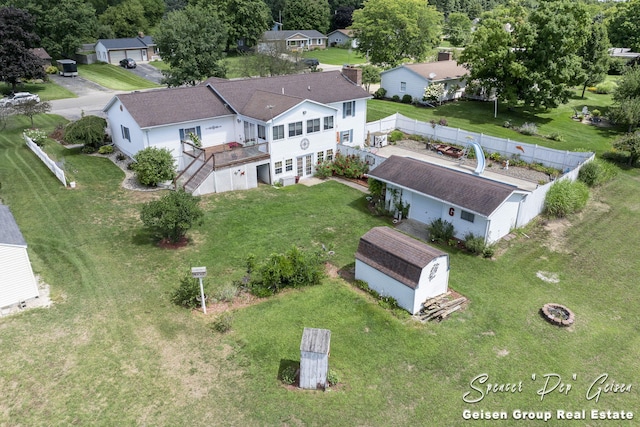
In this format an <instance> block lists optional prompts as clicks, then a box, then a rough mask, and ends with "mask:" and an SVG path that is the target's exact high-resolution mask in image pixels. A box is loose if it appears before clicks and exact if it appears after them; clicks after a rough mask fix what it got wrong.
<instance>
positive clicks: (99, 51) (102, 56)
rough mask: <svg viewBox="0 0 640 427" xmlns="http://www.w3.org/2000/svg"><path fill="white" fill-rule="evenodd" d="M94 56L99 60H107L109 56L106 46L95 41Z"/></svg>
mask: <svg viewBox="0 0 640 427" xmlns="http://www.w3.org/2000/svg"><path fill="white" fill-rule="evenodd" d="M95 50H96V58H97V59H98V61H101V62H109V56H108V54H107V48H106V47H104V45H103V44H102V43H100V42H98V43H96V47H95Z"/></svg>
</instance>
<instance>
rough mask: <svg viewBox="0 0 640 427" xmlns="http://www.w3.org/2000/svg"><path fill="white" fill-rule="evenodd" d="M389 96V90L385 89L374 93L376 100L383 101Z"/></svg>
mask: <svg viewBox="0 0 640 427" xmlns="http://www.w3.org/2000/svg"><path fill="white" fill-rule="evenodd" d="M386 95H387V90H386V89H385V88H383V87H381V88H379V89H378V90H376V91H375V92H374V93H373V97H374V98H375V99H382V98H384V97H385V96H386Z"/></svg>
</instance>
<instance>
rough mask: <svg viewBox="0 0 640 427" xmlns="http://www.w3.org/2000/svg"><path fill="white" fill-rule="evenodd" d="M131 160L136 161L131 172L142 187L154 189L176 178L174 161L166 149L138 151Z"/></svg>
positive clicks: (154, 148) (149, 148) (150, 148)
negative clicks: (146, 186)
mask: <svg viewBox="0 0 640 427" xmlns="http://www.w3.org/2000/svg"><path fill="white" fill-rule="evenodd" d="M133 159H134V160H135V161H136V163H134V166H133V170H134V171H135V173H136V177H137V178H138V181H140V184H142V185H148V186H150V187H155V186H156V185H158V183H160V182H162V181H169V180H171V179H173V178H175V176H176V167H175V160H174V159H173V155H172V154H171V151H169V150H168V149H166V148H157V147H147V148H145V149H144V150H140V151H138V152H137V153H136V154H135V155H134V156H133Z"/></svg>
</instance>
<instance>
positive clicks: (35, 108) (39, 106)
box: [13, 101, 51, 127]
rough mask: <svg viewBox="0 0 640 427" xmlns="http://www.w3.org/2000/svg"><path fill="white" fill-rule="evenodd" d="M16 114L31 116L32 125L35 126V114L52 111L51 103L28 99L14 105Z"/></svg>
mask: <svg viewBox="0 0 640 427" xmlns="http://www.w3.org/2000/svg"><path fill="white" fill-rule="evenodd" d="M13 110H14V111H15V112H16V114H22V115H23V116H27V117H29V120H31V127H33V116H35V115H36V114H46V113H48V112H49V111H51V104H49V103H48V102H37V101H28V102H23V103H20V104H17V105H14V106H13Z"/></svg>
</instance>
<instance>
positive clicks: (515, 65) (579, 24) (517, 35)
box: [460, 0, 589, 108]
mask: <svg viewBox="0 0 640 427" xmlns="http://www.w3.org/2000/svg"><path fill="white" fill-rule="evenodd" d="M588 28H589V16H588V13H587V10H586V7H585V6H584V5H583V4H581V3H573V2H570V1H568V0H549V1H545V2H540V4H539V7H538V8H536V9H534V10H533V11H531V12H527V10H525V9H524V8H523V7H522V6H518V5H517V4H515V3H511V4H510V6H509V7H508V8H497V9H495V10H493V11H492V12H488V13H486V14H484V15H483V19H482V20H481V21H480V25H479V27H478V29H477V31H475V32H474V33H473V38H472V41H471V43H469V45H468V46H467V47H466V48H465V50H464V52H463V53H462V55H461V58H460V62H461V63H464V64H465V66H466V67H467V68H468V69H469V70H470V72H469V80H472V81H477V82H478V83H479V84H480V85H481V86H482V87H483V89H484V90H485V91H486V92H487V93H488V92H490V91H491V90H495V93H496V95H497V96H498V97H499V99H502V100H504V101H507V102H508V103H509V104H511V105H514V104H516V103H517V102H519V101H520V102H523V103H524V104H526V105H531V106H534V107H545V108H554V107H557V106H558V104H560V103H566V102H567V101H568V99H569V96H570V95H571V93H572V92H571V88H572V87H573V86H574V85H576V84H582V83H584V80H582V76H583V73H582V69H581V66H582V61H581V58H580V56H579V55H578V52H579V50H580V49H581V48H582V46H583V45H584V43H585V42H586V39H587V29H588Z"/></svg>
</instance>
